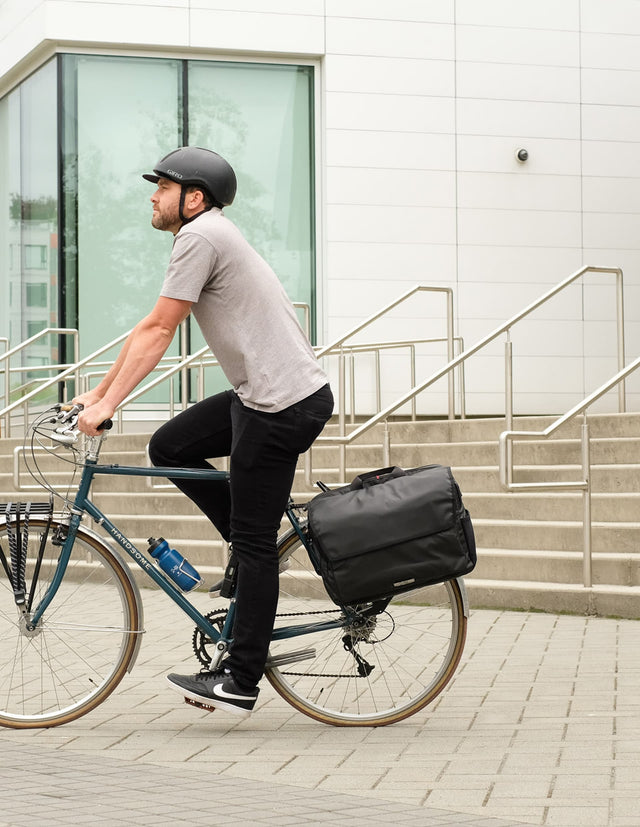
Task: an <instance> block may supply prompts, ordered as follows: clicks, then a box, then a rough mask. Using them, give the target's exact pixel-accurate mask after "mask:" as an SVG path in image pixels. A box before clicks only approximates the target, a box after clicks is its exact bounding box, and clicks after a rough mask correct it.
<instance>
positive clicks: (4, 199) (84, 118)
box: [0, 54, 315, 401]
mask: <svg viewBox="0 0 640 827" xmlns="http://www.w3.org/2000/svg"><path fill="white" fill-rule="evenodd" d="M58 87H59V88H60V89H61V91H62V94H61V100H60V102H59V106H60V111H59V112H58V96H57V89H58ZM58 135H59V136H60V137H59V139H58ZM58 140H59V141H60V143H59V144H58ZM0 143H1V145H2V146H3V147H6V148H7V151H6V152H4V153H3V154H2V157H1V158H0V288H1V289H2V294H3V295H5V296H7V295H9V296H10V297H11V299H10V301H9V302H2V303H0V325H1V329H2V330H3V332H4V331H5V330H9V331H10V335H11V341H12V344H17V343H18V342H19V341H21V340H23V339H25V338H26V337H27V334H28V331H29V330H33V329H35V328H36V327H37V325H38V324H41V323H42V326H48V325H52V324H55V322H54V320H56V319H57V323H58V324H59V325H61V326H67V327H75V326H78V327H79V330H80V344H81V354H82V355H83V356H85V355H88V354H89V353H91V352H93V351H94V350H97V349H98V348H100V347H102V346H103V345H105V344H106V343H108V342H109V341H111V340H113V339H115V338H116V337H118V336H119V335H120V334H121V333H124V332H125V331H127V330H129V329H130V328H131V327H133V325H135V324H136V322H137V321H138V320H139V319H140V318H142V317H143V316H144V315H145V313H147V312H148V311H149V310H150V309H151V307H152V306H153V304H154V302H155V301H156V299H157V296H158V292H159V288H160V285H161V283H162V279H163V277H164V273H165V270H166V265H167V261H168V258H169V255H170V251H171V244H172V237H171V235H170V234H169V233H159V232H157V231H155V230H154V229H153V228H152V227H151V205H150V202H149V199H150V197H151V195H152V194H153V187H152V185H150V184H149V183H148V182H146V181H144V180H143V179H142V178H141V173H143V172H145V171H149V170H150V169H151V168H152V167H153V164H154V162H155V161H156V160H158V159H159V158H161V157H162V156H163V155H165V154H166V153H167V152H169V151H171V150H172V149H175V148H176V147H178V146H181V145H184V144H186V143H188V144H191V145H200V146H205V147H209V148H211V149H215V150H216V151H218V152H220V153H221V154H222V155H223V156H225V157H226V158H228V160H229V161H230V162H231V164H232V165H233V166H234V168H235V170H236V173H237V175H238V181H239V188H238V197H237V200H236V202H235V203H234V204H233V205H232V206H231V207H230V208H228V209H227V214H228V215H229V217H230V218H231V220H233V221H235V222H236V223H237V224H238V226H239V227H240V228H241V230H242V231H243V232H244V234H245V235H246V236H247V238H248V240H249V241H250V243H252V244H253V245H254V246H255V247H256V249H257V250H258V251H259V252H260V253H261V254H262V255H263V256H264V257H265V259H266V260H267V261H268V262H269V263H270V264H271V266H272V267H273V268H274V270H275V272H276V273H277V275H278V276H279V278H280V279H281V281H282V282H283V284H284V286H285V289H286V290H287V292H288V294H289V296H290V297H291V298H292V299H293V300H294V301H301V302H306V303H308V304H309V305H310V307H311V308H312V310H313V303H314V285H315V226H314V223H315V217H314V199H315V195H314V162H313V154H314V149H313V68H312V67H310V66H297V65H283V64H264V63H248V62H222V61H184V60H176V59H164V58H154V57H148V58H146V57H145V58H143V57H120V56H118V57H114V56H101V55H71V54H69V55H60V56H59V57H58V58H56V59H53V60H51V61H50V62H49V63H48V64H46V65H45V66H43V67H42V68H41V69H40V70H39V71H38V72H36V73H35V74H34V75H32V76H31V77H30V78H29V79H28V80H26V81H25V82H23V83H22V84H21V86H20V87H19V88H18V89H17V90H15V91H14V92H12V93H10V94H9V95H7V96H6V97H5V98H4V99H2V100H0ZM60 196H61V198H60ZM59 198H60V201H59ZM59 215H60V221H59V222H58V216H59ZM58 223H59V224H60V232H61V244H60V246H61V248H62V249H61V258H60V261H61V264H62V271H61V273H60V279H61V281H62V283H61V284H60V285H59V284H58ZM35 271H38V272H37V273H36V272H35ZM43 272H44V273H46V274H47V277H46V280H45V279H43V278H42V273H43ZM28 274H30V279H31V281H32V282H33V283H29V284H28V285H27V275H28ZM36 281H37V282H38V283H37V284H36ZM7 287H8V288H9V289H8V290H7ZM58 299H60V301H61V306H60V307H58ZM27 308H29V310H28V313H27ZM311 318H312V319H313V312H312V314H311ZM45 323H46V324H45ZM194 327H196V326H195V325H194ZM312 336H313V331H312ZM52 338H55V337H52ZM201 344H202V339H201V338H199V337H195V341H194V346H198V347H199V346H200V345H201ZM51 347H52V348H55V343H52V345H51ZM172 348H173V350H172V351H171V352H173V353H176V352H177V343H176V342H174V344H173V346H172ZM52 352H53V351H52ZM105 356H106V358H108V356H109V354H106V355H105ZM145 401H147V400H145ZM148 401H151V400H148Z"/></svg>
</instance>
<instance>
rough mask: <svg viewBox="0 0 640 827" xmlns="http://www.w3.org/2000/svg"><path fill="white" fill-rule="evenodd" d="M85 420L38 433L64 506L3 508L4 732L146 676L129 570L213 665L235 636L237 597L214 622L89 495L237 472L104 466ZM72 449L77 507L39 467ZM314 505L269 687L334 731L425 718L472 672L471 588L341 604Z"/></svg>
mask: <svg viewBox="0 0 640 827" xmlns="http://www.w3.org/2000/svg"><path fill="white" fill-rule="evenodd" d="M77 413H78V410H77V408H71V409H70V407H69V406H63V405H55V406H54V407H53V408H51V409H49V410H47V411H45V412H44V413H43V414H42V415H40V416H38V417H37V418H36V420H35V421H34V422H33V423H32V425H31V426H30V429H29V432H28V439H29V442H28V443H27V445H28V446H30V451H28V452H26V456H27V457H28V458H29V459H28V470H29V471H30V473H31V474H32V476H33V477H34V478H35V479H37V480H38V481H39V482H40V484H41V485H43V486H44V487H45V488H47V489H48V490H49V491H50V492H51V494H52V495H55V496H59V497H62V499H63V501H64V507H63V510H62V512H58V513H54V512H53V505H52V502H53V496H52V497H51V499H50V501H49V503H44V504H42V503H40V504H35V503H34V504H24V505H21V506H17V505H16V504H13V505H7V506H6V508H5V509H4V511H5V513H4V515H2V514H1V513H0V562H1V563H2V566H1V567H0V578H1V579H0V641H1V642H0V725H2V726H6V727H12V728H15V729H26V728H36V727H52V726H58V725H61V724H65V723H68V722H70V721H73V720H75V719H77V718H79V717H80V716H82V715H85V714H86V713H88V712H90V711H91V710H93V709H95V708H96V707H97V706H98V705H99V704H101V703H102V702H103V701H104V700H106V699H107V698H108V696H109V695H110V694H111V693H112V692H113V690H114V689H115V688H116V687H117V686H118V684H119V683H120V681H121V680H122V678H123V677H124V675H125V674H126V673H127V672H130V671H131V670H132V668H133V666H134V664H135V661H136V657H137V655H138V652H139V649H140V645H141V641H142V635H143V632H144V624H143V604H142V598H141V592H140V589H139V587H138V586H137V585H136V581H135V580H134V578H133V575H132V573H131V571H130V569H129V565H128V562H131V561H133V562H134V563H136V564H137V565H138V566H139V567H140V568H141V570H142V571H143V573H144V574H145V575H146V576H147V577H150V578H151V580H153V581H154V583H155V584H156V586H158V587H159V588H160V589H162V590H163V591H164V592H165V593H166V595H167V596H168V597H169V598H170V599H171V600H173V601H174V602H175V603H176V604H177V605H178V606H179V607H180V608H181V609H182V610H183V611H184V612H185V613H186V614H187V615H188V617H190V618H191V620H192V621H193V622H194V623H195V630H194V633H193V637H192V645H193V650H194V654H195V656H196V658H197V659H198V661H199V663H200V665H201V666H202V667H206V668H214V667H215V666H217V665H218V664H219V663H220V661H221V659H222V658H223V656H224V654H225V652H226V651H227V649H228V646H229V643H230V640H231V630H232V627H233V616H234V599H233V597H231V599H230V601H229V604H228V606H227V607H226V608H217V609H215V610H214V611H212V612H208V613H206V614H203V613H202V612H201V611H200V610H199V609H198V608H196V606H195V605H194V603H193V601H192V600H191V599H189V598H188V597H187V596H186V595H185V594H184V593H183V592H182V591H181V590H180V589H179V588H178V587H177V586H176V585H174V583H173V581H172V580H171V579H169V578H168V577H167V576H166V575H165V574H164V572H163V571H162V570H161V569H159V568H158V567H156V565H154V563H153V561H152V559H151V558H150V557H148V556H147V555H145V554H144V553H143V552H142V551H140V550H139V549H138V548H136V547H135V546H134V545H133V543H131V541H130V540H129V539H128V538H127V537H126V536H125V535H124V534H123V533H122V532H121V531H120V530H119V529H118V528H117V527H116V526H115V525H114V524H113V523H112V522H111V521H110V520H109V518H108V517H107V515H106V514H104V513H103V512H102V511H101V510H100V509H99V508H98V507H97V506H96V505H95V504H94V502H93V501H92V500H91V499H90V498H89V494H90V489H91V485H92V482H93V480H94V479H95V477H96V476H97V475H107V476H116V475H118V476H121V475H126V476H142V477H172V478H191V479H202V478H206V479H228V478H229V475H228V473H227V472H225V471H218V470H210V471H209V470H195V469H187V468H181V469H178V468H159V467H158V468H153V467H138V466H119V465H109V464H100V463H99V462H98V460H99V454H100V449H101V446H102V443H103V440H104V438H105V436H106V434H107V431H106V429H105V430H103V431H102V432H101V434H100V435H99V436H97V437H83V436H82V435H80V434H79V432H78V431H77V429H76V420H77ZM29 435H30V436H29ZM61 445H62V446H65V447H66V448H68V449H70V451H71V452H72V459H71V460H70V462H71V463H72V465H73V467H74V473H76V474H78V473H79V480H78V484H77V492H76V494H75V497H74V498H73V499H71V497H70V496H69V489H68V490H67V492H66V493H65V494H61V493H60V492H58V491H57V490H56V488H54V486H53V485H52V484H51V483H50V482H49V481H48V480H47V477H46V476H45V473H44V472H43V471H42V470H41V468H40V467H39V464H38V459H37V456H38V450H41V449H43V450H45V451H47V452H49V453H53V454H54V456H57V455H58V453H59V451H60V446H61ZM25 447H27V446H25ZM304 511H305V504H300V503H295V502H293V501H292V500H290V502H289V505H288V507H287V510H286V517H287V519H288V522H289V523H290V528H289V529H288V530H285V531H284V533H283V534H282V535H281V536H280V538H279V540H278V546H277V548H278V557H279V560H280V571H281V574H280V593H279V604H278V616H277V618H276V624H275V628H274V631H273V635H272V643H271V647H270V652H269V659H268V661H267V665H266V672H265V675H266V678H267V680H268V681H269V682H270V684H271V685H272V687H273V688H274V689H275V691H276V692H277V693H278V694H279V695H280V696H282V698H284V700H285V701H287V702H288V703H289V704H291V705H292V706H293V707H295V708H296V709H297V710H299V711H300V712H302V713H304V714H306V715H308V716H310V717H311V718H314V719H316V720H318V721H321V722H323V723H327V724H332V725H336V726H382V725H387V724H392V723H395V722H397V721H400V720H403V719H404V718H407V717H408V716H410V715H413V714H414V713H416V712H418V711H419V710H421V709H423V708H424V707H425V706H427V704H429V703H431V702H432V701H433V700H434V698H436V697H437V696H438V695H439V694H440V692H441V691H442V690H443V689H444V687H445V686H446V685H447V684H448V683H449V681H450V680H451V678H452V676H453V674H454V672H455V670H456V668H457V666H458V663H459V660H460V657H461V655H462V650H463V647H464V642H465V636H466V626H467V615H468V607H467V601H466V594H465V589H464V583H463V582H462V580H461V579H456V580H449V581H447V582H445V583H443V584H440V585H437V586H428V587H426V588H420V589H416V590H415V591H413V592H408V593H404V594H402V595H398V596H396V597H390V598H385V599H384V600H378V601H374V602H371V603H364V604H359V605H354V606H337V605H335V604H334V603H333V602H332V601H331V599H330V598H329V597H328V595H327V593H326V591H325V589H324V587H323V584H322V579H321V578H320V576H319V575H318V574H317V573H316V567H315V565H314V555H315V553H316V552H315V550H314V548H313V544H312V542H311V540H310V538H309V535H308V532H307V527H306V522H305V519H304ZM86 518H91V519H92V520H93V521H94V522H95V523H96V524H97V525H99V526H100V527H101V528H102V529H103V530H104V531H105V532H106V535H107V537H103V536H101V535H100V534H98V532H97V530H95V529H94V528H91V527H89V526H88V525H86ZM83 521H85V524H83ZM113 541H115V544H117V548H116V547H114V545H113ZM299 638H304V643H305V645H304V647H301V643H300V642H298V639H299Z"/></svg>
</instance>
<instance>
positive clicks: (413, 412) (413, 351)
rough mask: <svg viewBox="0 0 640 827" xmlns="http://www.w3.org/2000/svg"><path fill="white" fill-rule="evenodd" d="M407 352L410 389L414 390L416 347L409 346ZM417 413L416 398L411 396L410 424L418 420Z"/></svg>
mask: <svg viewBox="0 0 640 827" xmlns="http://www.w3.org/2000/svg"><path fill="white" fill-rule="evenodd" d="M409 351H410V353H411V360H410V363H411V387H412V388H415V386H416V346H415V345H410V346H409ZM417 413H418V405H417V402H416V397H415V396H412V397H411V421H412V422H415V421H416V419H417V418H418V417H417Z"/></svg>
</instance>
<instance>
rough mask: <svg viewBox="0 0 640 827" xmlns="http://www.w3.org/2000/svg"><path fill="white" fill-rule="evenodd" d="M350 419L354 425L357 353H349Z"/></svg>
mask: <svg viewBox="0 0 640 827" xmlns="http://www.w3.org/2000/svg"><path fill="white" fill-rule="evenodd" d="M349 419H350V420H351V424H352V425H353V424H354V423H355V421H356V355H355V353H354V352H353V351H350V353H349Z"/></svg>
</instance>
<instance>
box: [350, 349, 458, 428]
mask: <svg viewBox="0 0 640 827" xmlns="http://www.w3.org/2000/svg"><path fill="white" fill-rule="evenodd" d="M446 341H447V339H444V338H441V337H440V338H435V339H404V340H398V341H393V342H366V343H365V342H363V343H360V344H357V345H341V346H340V358H343V357H350V359H349V362H350V364H349V390H350V408H349V413H350V419H351V423H352V424H353V423H354V422H355V416H356V413H355V412H356V400H355V385H356V382H355V359H354V358H353V357H354V356H355V354H357V353H375V354H376V408H377V410H380V408H381V407H382V382H381V379H382V373H381V370H380V355H381V352H382V350H400V349H405V348H407V349H409V352H410V354H411V358H410V361H409V367H410V371H411V386H412V387H413V386H414V385H415V383H416V346H417V345H432V344H442V343H443V342H446ZM453 342H454V345H457V346H458V348H457V349H458V353H462V351H463V350H464V339H463V338H462V337H461V336H454V338H453ZM458 374H459V379H458V382H459V389H460V418H461V419H465V418H466V409H465V398H464V397H465V379H464V364H461V365H459V366H458ZM340 375H341V376H342V375H343V374H342V372H341V374H340ZM340 394H344V395H345V398H346V391H345V389H344V387H341V388H340ZM416 419H417V406H416V398H415V396H414V397H413V399H412V400H411V421H412V422H415V421H416Z"/></svg>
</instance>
